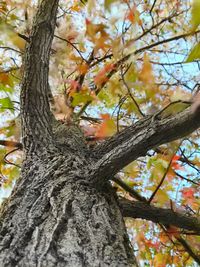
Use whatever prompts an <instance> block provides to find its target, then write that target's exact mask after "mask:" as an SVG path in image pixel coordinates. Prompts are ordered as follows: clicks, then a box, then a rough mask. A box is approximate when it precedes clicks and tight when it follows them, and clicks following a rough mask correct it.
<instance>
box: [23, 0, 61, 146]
mask: <svg viewBox="0 0 200 267" xmlns="http://www.w3.org/2000/svg"><path fill="white" fill-rule="evenodd" d="M58 2H59V1H58V0H41V1H40V4H39V7H38V11H37V13H36V16H35V19H34V23H33V27H32V31H31V35H30V38H29V43H28V44H27V49H26V52H25V58H24V76H23V81H22V92H21V116H22V130H23V131H22V133H23V137H24V140H23V141H24V147H25V149H29V148H30V146H32V144H33V143H34V144H36V142H38V143H39V142H40V143H42V144H44V146H45V145H47V143H48V139H49V138H50V136H51V118H52V115H51V112H50V108H49V103H48V90H49V88H48V74H49V57H50V50H51V44H52V40H53V36H54V29H55V24H56V13H57V8H58ZM41 141H42V142H41Z"/></svg>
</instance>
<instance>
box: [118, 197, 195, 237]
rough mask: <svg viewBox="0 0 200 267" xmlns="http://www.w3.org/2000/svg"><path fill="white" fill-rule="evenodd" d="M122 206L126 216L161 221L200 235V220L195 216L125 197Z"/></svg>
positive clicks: (155, 221)
mask: <svg viewBox="0 0 200 267" xmlns="http://www.w3.org/2000/svg"><path fill="white" fill-rule="evenodd" d="M119 203H120V207H121V210H122V214H123V216H124V217H130V218H135V219H136V218H140V219H145V220H149V221H152V222H154V223H160V224H164V225H173V226H176V227H179V228H183V229H186V230H190V231H193V232H194V231H195V232H196V233H197V234H198V235H200V221H199V220H198V219H197V218H195V217H189V216H186V215H183V214H181V213H178V212H174V211H172V210H170V209H163V208H157V207H154V206H152V205H149V204H147V203H144V202H140V201H137V202H133V201H130V200H127V199H125V198H123V199H119Z"/></svg>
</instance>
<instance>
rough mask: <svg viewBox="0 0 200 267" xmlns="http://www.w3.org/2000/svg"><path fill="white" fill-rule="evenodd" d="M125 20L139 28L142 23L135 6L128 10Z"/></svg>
mask: <svg viewBox="0 0 200 267" xmlns="http://www.w3.org/2000/svg"><path fill="white" fill-rule="evenodd" d="M126 18H127V19H128V20H129V21H130V22H131V23H133V24H134V23H138V24H139V25H140V26H141V25H142V21H141V19H140V12H139V11H138V10H137V9H136V6H133V7H132V8H131V9H129V12H128V14H127V16H126Z"/></svg>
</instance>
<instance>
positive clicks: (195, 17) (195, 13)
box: [191, 0, 200, 31]
mask: <svg viewBox="0 0 200 267" xmlns="http://www.w3.org/2000/svg"><path fill="white" fill-rule="evenodd" d="M191 24H192V30H193V31H195V30H196V28H197V27H198V26H199V24H200V0H193V3H192V19H191Z"/></svg>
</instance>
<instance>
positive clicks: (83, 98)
mask: <svg viewBox="0 0 200 267" xmlns="http://www.w3.org/2000/svg"><path fill="white" fill-rule="evenodd" d="M92 100H93V97H92V96H90V95H85V94H81V93H75V94H74V95H73V101H72V106H73V107H75V106H78V105H79V104H85V103H87V102H88V101H92Z"/></svg>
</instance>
